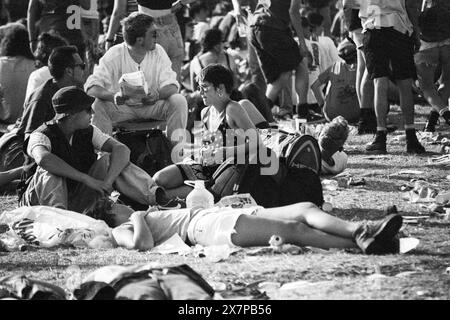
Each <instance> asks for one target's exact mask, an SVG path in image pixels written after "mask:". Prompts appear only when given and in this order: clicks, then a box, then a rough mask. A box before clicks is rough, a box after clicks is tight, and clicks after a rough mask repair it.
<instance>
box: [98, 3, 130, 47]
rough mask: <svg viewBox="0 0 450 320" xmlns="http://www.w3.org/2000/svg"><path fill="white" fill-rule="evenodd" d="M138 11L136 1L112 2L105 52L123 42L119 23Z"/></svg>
mask: <svg viewBox="0 0 450 320" xmlns="http://www.w3.org/2000/svg"><path fill="white" fill-rule="evenodd" d="M137 10H138V4H137V2H136V0H114V8H113V12H112V15H111V20H110V21H109V28H108V31H107V32H106V40H105V42H106V43H105V50H109V48H111V47H112V46H113V45H115V44H119V43H122V42H123V34H122V30H121V27H120V21H121V20H122V19H123V18H125V17H128V16H129V15H130V14H131V13H133V12H136V11H137Z"/></svg>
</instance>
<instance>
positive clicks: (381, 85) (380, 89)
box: [374, 77, 389, 129]
mask: <svg viewBox="0 0 450 320" xmlns="http://www.w3.org/2000/svg"><path fill="white" fill-rule="evenodd" d="M374 86H375V87H374V88H375V114H376V115H377V127H378V128H377V129H380V128H383V129H386V121H387V119H386V118H387V113H388V110H389V102H388V101H387V98H386V97H387V94H388V87H389V79H388V78H387V77H382V78H377V79H375V80H374Z"/></svg>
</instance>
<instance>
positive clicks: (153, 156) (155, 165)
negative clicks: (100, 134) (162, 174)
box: [114, 129, 173, 176]
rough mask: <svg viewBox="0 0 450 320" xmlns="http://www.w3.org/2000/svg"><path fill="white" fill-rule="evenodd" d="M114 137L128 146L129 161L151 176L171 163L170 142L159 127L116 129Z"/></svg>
mask: <svg viewBox="0 0 450 320" xmlns="http://www.w3.org/2000/svg"><path fill="white" fill-rule="evenodd" d="M114 137H115V138H116V139H117V140H118V141H120V142H122V143H123V144H125V145H126V146H127V147H128V148H130V150H131V154H130V161H131V162H132V163H134V164H135V165H137V166H138V167H140V168H142V169H144V170H145V171H146V172H147V173H148V174H149V175H151V176H153V175H154V174H155V173H156V172H158V171H159V170H161V169H163V168H165V167H167V166H168V165H170V164H172V163H173V162H172V158H171V152H172V144H171V142H170V141H169V139H167V137H166V136H165V135H164V134H163V132H162V131H161V130H159V129H150V130H139V131H128V130H118V131H116V132H115V133H114Z"/></svg>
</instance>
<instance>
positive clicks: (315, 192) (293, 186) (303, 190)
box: [279, 167, 324, 207]
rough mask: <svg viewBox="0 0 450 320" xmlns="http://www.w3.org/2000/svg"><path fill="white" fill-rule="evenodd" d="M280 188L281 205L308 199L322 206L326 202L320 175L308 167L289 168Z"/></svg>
mask: <svg viewBox="0 0 450 320" xmlns="http://www.w3.org/2000/svg"><path fill="white" fill-rule="evenodd" d="M279 188H280V190H279V193H280V197H279V206H287V205H290V204H294V203H298V202H305V201H307V202H312V203H314V204H315V205H317V206H318V207H321V206H322V204H323V202H324V199H323V189H322V183H321V181H320V177H319V175H318V174H316V173H315V172H313V171H312V170H310V169H308V168H295V167H291V168H288V169H287V172H286V174H285V177H284V178H283V180H282V183H281V184H280V187H279Z"/></svg>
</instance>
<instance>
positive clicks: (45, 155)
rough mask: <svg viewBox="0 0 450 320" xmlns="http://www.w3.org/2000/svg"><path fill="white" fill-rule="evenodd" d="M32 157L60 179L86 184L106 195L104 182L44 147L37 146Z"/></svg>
mask: <svg viewBox="0 0 450 320" xmlns="http://www.w3.org/2000/svg"><path fill="white" fill-rule="evenodd" d="M32 157H33V158H34V160H35V161H36V164H37V165H38V166H40V167H41V168H42V169H44V170H46V171H48V172H50V173H52V174H54V175H56V176H60V177H64V178H69V179H71V180H74V181H78V182H81V183H84V184H85V185H87V186H89V187H90V188H92V189H94V190H95V191H97V192H100V193H105V192H106V191H107V190H106V186H105V184H104V183H103V181H100V180H96V179H94V178H92V177H91V176H89V175H87V174H85V173H83V172H80V171H78V170H77V169H75V168H74V167H72V166H71V165H69V164H68V163H67V162H65V161H64V160H62V159H61V158H59V157H58V156H56V155H54V154H53V153H51V152H50V151H48V150H47V149H46V148H45V147H44V146H36V147H34V148H33V150H32Z"/></svg>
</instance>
